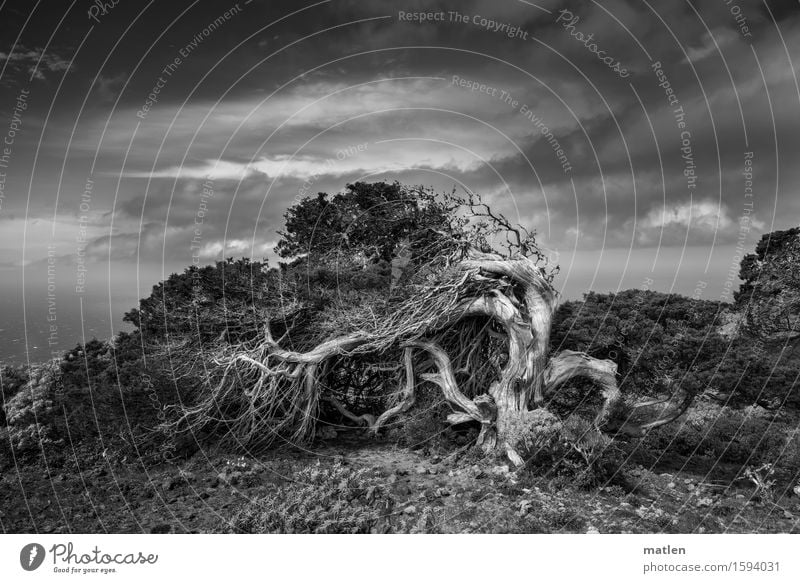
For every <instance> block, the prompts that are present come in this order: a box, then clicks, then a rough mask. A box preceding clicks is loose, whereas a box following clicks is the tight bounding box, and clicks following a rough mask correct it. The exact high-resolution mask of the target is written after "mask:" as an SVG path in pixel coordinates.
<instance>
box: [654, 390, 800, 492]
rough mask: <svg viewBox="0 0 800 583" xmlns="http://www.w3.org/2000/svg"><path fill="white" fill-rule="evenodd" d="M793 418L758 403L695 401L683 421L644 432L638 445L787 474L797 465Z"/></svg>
mask: <svg viewBox="0 0 800 583" xmlns="http://www.w3.org/2000/svg"><path fill="white" fill-rule="evenodd" d="M796 427H797V421H796V420H794V421H791V420H785V419H781V418H780V417H779V416H777V415H776V414H775V413H772V412H770V411H767V410H765V409H763V408H761V407H758V406H750V407H746V408H744V409H742V410H734V409H730V408H727V407H721V406H719V405H714V404H712V403H708V402H700V403H697V404H696V405H695V406H694V407H693V408H692V409H690V410H689V412H688V413H687V415H686V417H685V419H684V420H683V421H682V422H678V423H675V424H672V425H666V426H664V427H660V428H658V429H656V430H655V431H653V432H651V433H650V434H648V436H647V437H646V438H645V439H644V440H643V441H642V442H641V444H640V449H643V450H644V451H648V452H649V453H651V454H652V455H654V456H662V455H664V454H665V453H675V454H679V455H682V456H696V457H701V458H706V459H709V460H714V461H718V462H722V463H728V464H737V465H739V466H740V467H743V466H755V465H761V464H766V463H771V464H774V465H775V467H776V472H777V473H778V475H779V476H785V477H787V478H788V477H790V476H791V475H794V474H795V473H796V472H797V467H798V465H800V434H798V432H797V431H796Z"/></svg>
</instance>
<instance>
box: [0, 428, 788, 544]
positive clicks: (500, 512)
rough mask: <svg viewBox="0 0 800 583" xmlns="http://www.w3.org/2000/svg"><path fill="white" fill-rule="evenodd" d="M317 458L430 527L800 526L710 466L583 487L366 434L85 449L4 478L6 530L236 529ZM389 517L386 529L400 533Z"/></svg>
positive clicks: (646, 472) (779, 504)
mask: <svg viewBox="0 0 800 583" xmlns="http://www.w3.org/2000/svg"><path fill="white" fill-rule="evenodd" d="M76 459H82V460H84V461H83V462H82V463H77V462H76ZM311 464H319V465H320V466H326V465H334V464H338V465H339V466H345V467H350V468H354V469H359V468H366V469H367V470H368V471H369V472H370V474H371V475H373V476H376V477H377V478H378V479H379V481H380V483H381V484H382V487H383V488H384V489H385V491H386V493H387V496H388V499H389V502H390V504H387V507H386V513H387V515H388V514H391V515H393V516H402V517H403V518H404V519H416V518H417V517H420V518H421V519H423V522H424V524H423V528H422V531H424V532H477V533H484V532H491V533H493V532H517V533H558V532H578V533H595V532H600V533H621V532H632V533H652V532H690V533H691V532H695V533H704V532H706V533H711V532H800V497H798V496H797V495H796V494H793V493H792V492H791V491H787V492H786V493H785V494H786V495H784V496H781V495H780V493H778V495H776V496H774V497H773V499H772V500H769V499H766V498H765V497H762V496H756V495H754V494H755V492H754V486H753V485H752V484H749V483H748V482H747V481H742V480H736V481H733V482H728V483H726V481H725V479H721V478H719V477H718V476H717V477H716V478H714V479H713V480H711V479H709V478H707V477H706V474H707V473H708V472H706V471H705V468H702V467H694V468H692V467H691V465H687V464H677V463H675V464H672V465H673V466H675V469H673V470H672V471H670V470H668V469H665V468H664V467H662V468H660V469H659V468H645V467H643V466H641V465H637V464H635V463H633V462H631V463H629V464H627V465H626V466H625V471H624V474H625V475H624V477H621V476H620V478H619V479H618V480H615V481H614V484H613V485H609V486H601V487H594V488H585V487H577V486H574V485H571V484H570V483H569V481H564V480H558V479H554V478H553V477H552V476H547V475H541V473H540V474H539V475H533V474H531V473H530V472H513V471H511V470H510V469H509V467H508V466H507V465H504V464H497V463H485V462H478V463H475V462H474V461H469V460H468V459H465V458H464V457H461V458H458V457H450V458H448V457H445V456H440V455H433V454H430V453H428V454H425V453H421V452H416V451H411V450H409V449H405V448H402V447H398V446H396V445H392V444H388V443H379V442H374V441H363V440H362V441H358V440H351V441H349V442H344V443H342V442H338V443H337V442H330V443H327V444H321V445H316V446H315V447H314V449H313V451H304V450H300V449H296V448H293V449H284V450H276V451H273V452H270V453H269V454H268V455H265V456H261V457H259V458H257V459H253V458H245V457H241V456H235V455H224V454H219V453H217V454H206V453H203V452H199V453H196V454H195V455H194V456H192V457H191V458H189V459H187V460H185V461H183V462H181V463H180V465H174V464H161V465H154V466H149V467H148V466H145V465H144V464H142V463H137V462H136V461H130V460H127V459H122V460H119V459H116V458H113V456H109V455H103V454H97V455H95V456H94V457H91V456H90V455H88V454H85V453H83V454H81V455H78V454H76V455H74V456H72V461H69V459H68V460H67V462H66V463H62V464H61V466H60V467H57V468H56V467H53V468H50V469H48V467H47V466H46V465H45V464H44V463H42V462H40V463H37V464H35V465H31V464H28V465H21V466H17V467H15V466H14V465H13V464H11V465H9V466H7V467H6V468H5V470H3V473H2V476H1V478H0V528H2V530H3V531H4V532H7V533H11V532H15V533H20V532H37V533H96V532H110V533H138V532H142V533H170V532H174V533H197V532H227V531H231V530H232V529H233V530H235V528H234V527H232V525H231V521H232V517H234V516H235V515H236V513H237V512H238V511H239V510H240V509H241V508H244V507H246V506H247V505H248V504H250V503H252V502H253V501H254V500H259V499H263V497H264V496H265V495H266V494H268V493H269V492H270V491H272V492H274V491H275V490H276V489H280V488H287V487H290V486H291V485H292V483H293V481H294V478H293V476H295V475H296V474H297V472H298V471H300V470H302V469H303V468H307V467H308V466H309V465H311ZM664 465H666V466H669V464H668V463H666V462H663V463H662V466H664ZM682 466H685V467H684V468H683V469H681V471H678V469H676V468H681V467H682ZM423 515H424V516H423ZM407 522H408V520H406V523H407ZM387 524H388V525H389V526H384V527H383V529H382V530H381V532H392V531H393V527H392V526H391V524H392V523H391V522H387Z"/></svg>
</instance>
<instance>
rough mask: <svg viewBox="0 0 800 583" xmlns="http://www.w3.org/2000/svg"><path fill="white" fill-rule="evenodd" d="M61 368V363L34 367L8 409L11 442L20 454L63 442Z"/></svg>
mask: <svg viewBox="0 0 800 583" xmlns="http://www.w3.org/2000/svg"><path fill="white" fill-rule="evenodd" d="M60 382H61V369H60V367H59V365H58V362H57V361H51V362H48V363H45V364H39V365H34V366H32V367H31V368H30V371H29V375H28V380H27V382H26V383H25V384H24V386H23V387H22V388H20V389H19V390H18V391H17V392H16V393H15V394H14V396H13V397H12V398H11V399H10V400H8V401H7V402H6V405H5V407H4V409H5V416H6V419H7V423H8V440H9V443H10V444H11V447H13V448H14V450H15V451H17V452H18V453H20V454H23V455H24V454H29V453H33V452H36V451H40V450H41V449H42V448H44V447H45V446H48V445H51V444H53V443H55V442H57V441H59V437H58V433H59V432H58V430H57V428H56V425H57V417H59V416H60V413H61V410H60V407H59V406H58V402H59V401H60V398H59V395H58V392H59V390H60Z"/></svg>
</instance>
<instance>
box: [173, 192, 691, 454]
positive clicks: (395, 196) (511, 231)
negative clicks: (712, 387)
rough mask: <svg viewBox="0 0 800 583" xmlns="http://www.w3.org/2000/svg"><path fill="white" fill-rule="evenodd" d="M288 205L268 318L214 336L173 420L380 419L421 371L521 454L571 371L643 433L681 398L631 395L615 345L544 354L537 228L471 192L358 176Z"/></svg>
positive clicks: (608, 419) (262, 436) (251, 433)
mask: <svg viewBox="0 0 800 583" xmlns="http://www.w3.org/2000/svg"><path fill="white" fill-rule="evenodd" d="M285 218H286V228H285V229H284V231H283V232H281V236H282V240H281V241H280V243H279V244H278V247H277V251H278V252H279V253H280V254H281V255H283V256H284V257H287V258H293V261H292V262H291V263H289V264H283V265H282V267H281V268H280V269H275V270H273V272H272V273H273V275H274V278H273V279H274V282H273V284H271V285H272V293H271V294H270V293H268V294H267V295H268V296H269V297H270V298H272V301H271V302H267V303H269V304H270V309H269V310H267V311H266V312H265V314H264V318H263V320H264V326H263V329H261V330H259V332H258V334H257V336H255V337H253V338H246V339H243V340H241V341H238V342H228V343H224V344H222V345H220V346H214V347H212V348H211V351H212V353H213V358H214V366H205V367H204V370H205V371H206V377H205V381H204V389H203V391H202V393H201V398H200V399H199V400H198V401H197V402H196V403H195V404H194V405H192V406H187V407H185V408H184V409H183V410H182V411H181V416H180V418H179V419H178V421H177V422H175V426H176V427H177V428H179V429H183V430H191V431H192V432H193V433H195V434H196V435H213V436H215V438H220V437H224V438H225V439H228V440H232V441H233V442H235V443H237V444H239V445H240V446H243V447H248V448H253V447H258V446H266V445H269V444H271V443H273V442H275V441H276V440H288V441H294V442H302V441H306V440H309V439H312V438H313V437H314V433H315V429H316V426H317V421H318V420H319V419H320V416H321V415H323V416H324V412H325V411H336V412H337V414H339V415H342V416H343V417H344V418H346V419H348V420H349V422H351V423H353V424H354V425H358V426H363V427H364V428H366V429H368V430H370V431H372V432H378V431H380V430H381V428H383V427H385V426H386V425H387V423H388V422H389V421H390V420H392V419H394V418H396V417H397V416H398V415H400V414H402V413H404V412H407V411H409V410H410V409H411V408H412V407H413V406H414V403H415V399H416V395H417V392H418V390H419V388H420V387H421V385H423V384H425V383H429V384H430V385H432V386H435V387H437V388H438V389H439V390H441V392H442V394H443V396H444V398H445V400H446V402H447V403H448V404H449V405H450V407H451V409H452V412H451V414H450V415H449V416H448V418H447V420H448V422H450V423H452V424H459V423H465V422H477V423H478V424H480V428H481V429H480V433H479V436H478V440H477V444H478V445H479V446H480V447H481V448H482V449H483V450H484V451H485V452H486V453H487V454H490V453H499V454H501V455H506V456H508V458H509V459H510V460H511V461H512V462H513V463H514V464H517V465H520V464H522V463H523V462H524V460H523V458H522V455H521V454H520V450H519V447H518V445H519V444H518V441H519V431H518V428H519V427H520V425H521V424H522V426H524V425H525V423H526V422H527V419H528V416H529V415H530V412H531V411H532V410H534V409H536V408H540V407H542V406H543V403H544V402H545V396H546V395H548V394H551V393H553V392H556V391H558V390H559V389H560V388H561V387H563V386H564V385H565V384H566V383H568V382H569V381H570V380H571V379H574V378H575V377H586V378H588V379H590V380H592V381H593V384H594V386H596V387H597V389H598V390H599V391H601V392H602V395H603V406H602V407H601V409H600V411H599V412H598V413H597V415H596V417H595V419H594V424H595V426H596V428H597V429H599V430H601V431H604V432H606V433H610V434H627V435H638V436H640V435H643V434H644V433H645V432H646V431H647V430H649V429H651V428H653V427H656V426H659V425H663V424H665V423H668V422H670V421H672V420H674V419H675V418H677V416H679V415H680V414H681V413H682V412H683V411H684V410H685V409H686V407H687V406H688V404H689V399H683V400H682V402H681V403H680V404H677V405H676V404H672V402H671V399H669V398H667V399H665V400H662V401H650V402H645V403H637V404H629V403H626V401H625V399H624V398H623V396H622V394H621V393H620V391H619V390H618V388H617V382H616V365H615V364H614V363H613V362H612V361H609V360H598V359H595V358H592V357H590V356H588V355H586V354H584V353H579V352H573V351H564V352H561V353H559V354H556V355H550V348H549V339H550V327H551V323H552V317H553V312H554V307H555V303H556V295H557V294H556V291H555V289H554V288H553V285H552V280H553V277H554V275H555V271H556V269H555V268H553V267H552V266H550V265H548V263H547V261H546V259H545V256H544V254H543V253H542V252H541V250H540V248H539V247H538V246H537V244H536V240H535V237H534V235H533V233H531V232H529V231H528V230H526V229H525V228H523V227H521V226H518V225H513V224H512V223H511V222H510V221H509V220H508V219H507V218H506V217H505V216H504V215H503V214H501V213H498V212H495V211H494V210H492V209H491V208H490V206H489V205H487V204H485V203H483V202H482V201H481V199H480V198H479V197H477V196H476V195H472V194H469V195H466V196H464V197H460V196H456V195H455V194H454V193H451V194H448V195H444V196H437V195H435V194H433V193H431V192H429V191H427V190H423V189H409V188H405V187H402V186H401V185H399V184H397V183H395V184H385V183H378V184H364V183H357V184H354V185H348V188H347V190H346V191H345V192H343V193H340V194H337V195H336V196H334V197H333V198H328V196H327V195H324V194H320V195H318V196H317V197H312V198H307V199H304V200H303V201H301V202H299V203H298V204H296V205H295V206H293V207H292V208H290V209H289V211H287V213H286V215H285ZM359 282H360V283H359ZM364 282H366V283H364ZM268 287H269V286H268ZM262 291H263V290H262ZM303 310H306V311H308V310H310V311H311V315H310V316H308V315H307V314H306V316H305V317H299V316H298V314H299V313H300V312H302V311H303ZM276 331H277V332H276ZM276 336H277V337H276ZM201 353H204V352H203V351H201ZM658 405H661V409H660V413H658V414H655V415H652V414H651V415H649V416H650V417H651V419H650V420H649V421H646V422H643V421H641V417H642V413H643V412H646V411H647V410H648V408H649V407H654V406H658Z"/></svg>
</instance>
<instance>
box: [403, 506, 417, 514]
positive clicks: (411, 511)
mask: <svg viewBox="0 0 800 583" xmlns="http://www.w3.org/2000/svg"><path fill="white" fill-rule="evenodd" d="M403 513H404V514H416V513H417V507H416V506H414V505H411V506H406V507H405V508H404V509H403Z"/></svg>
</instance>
